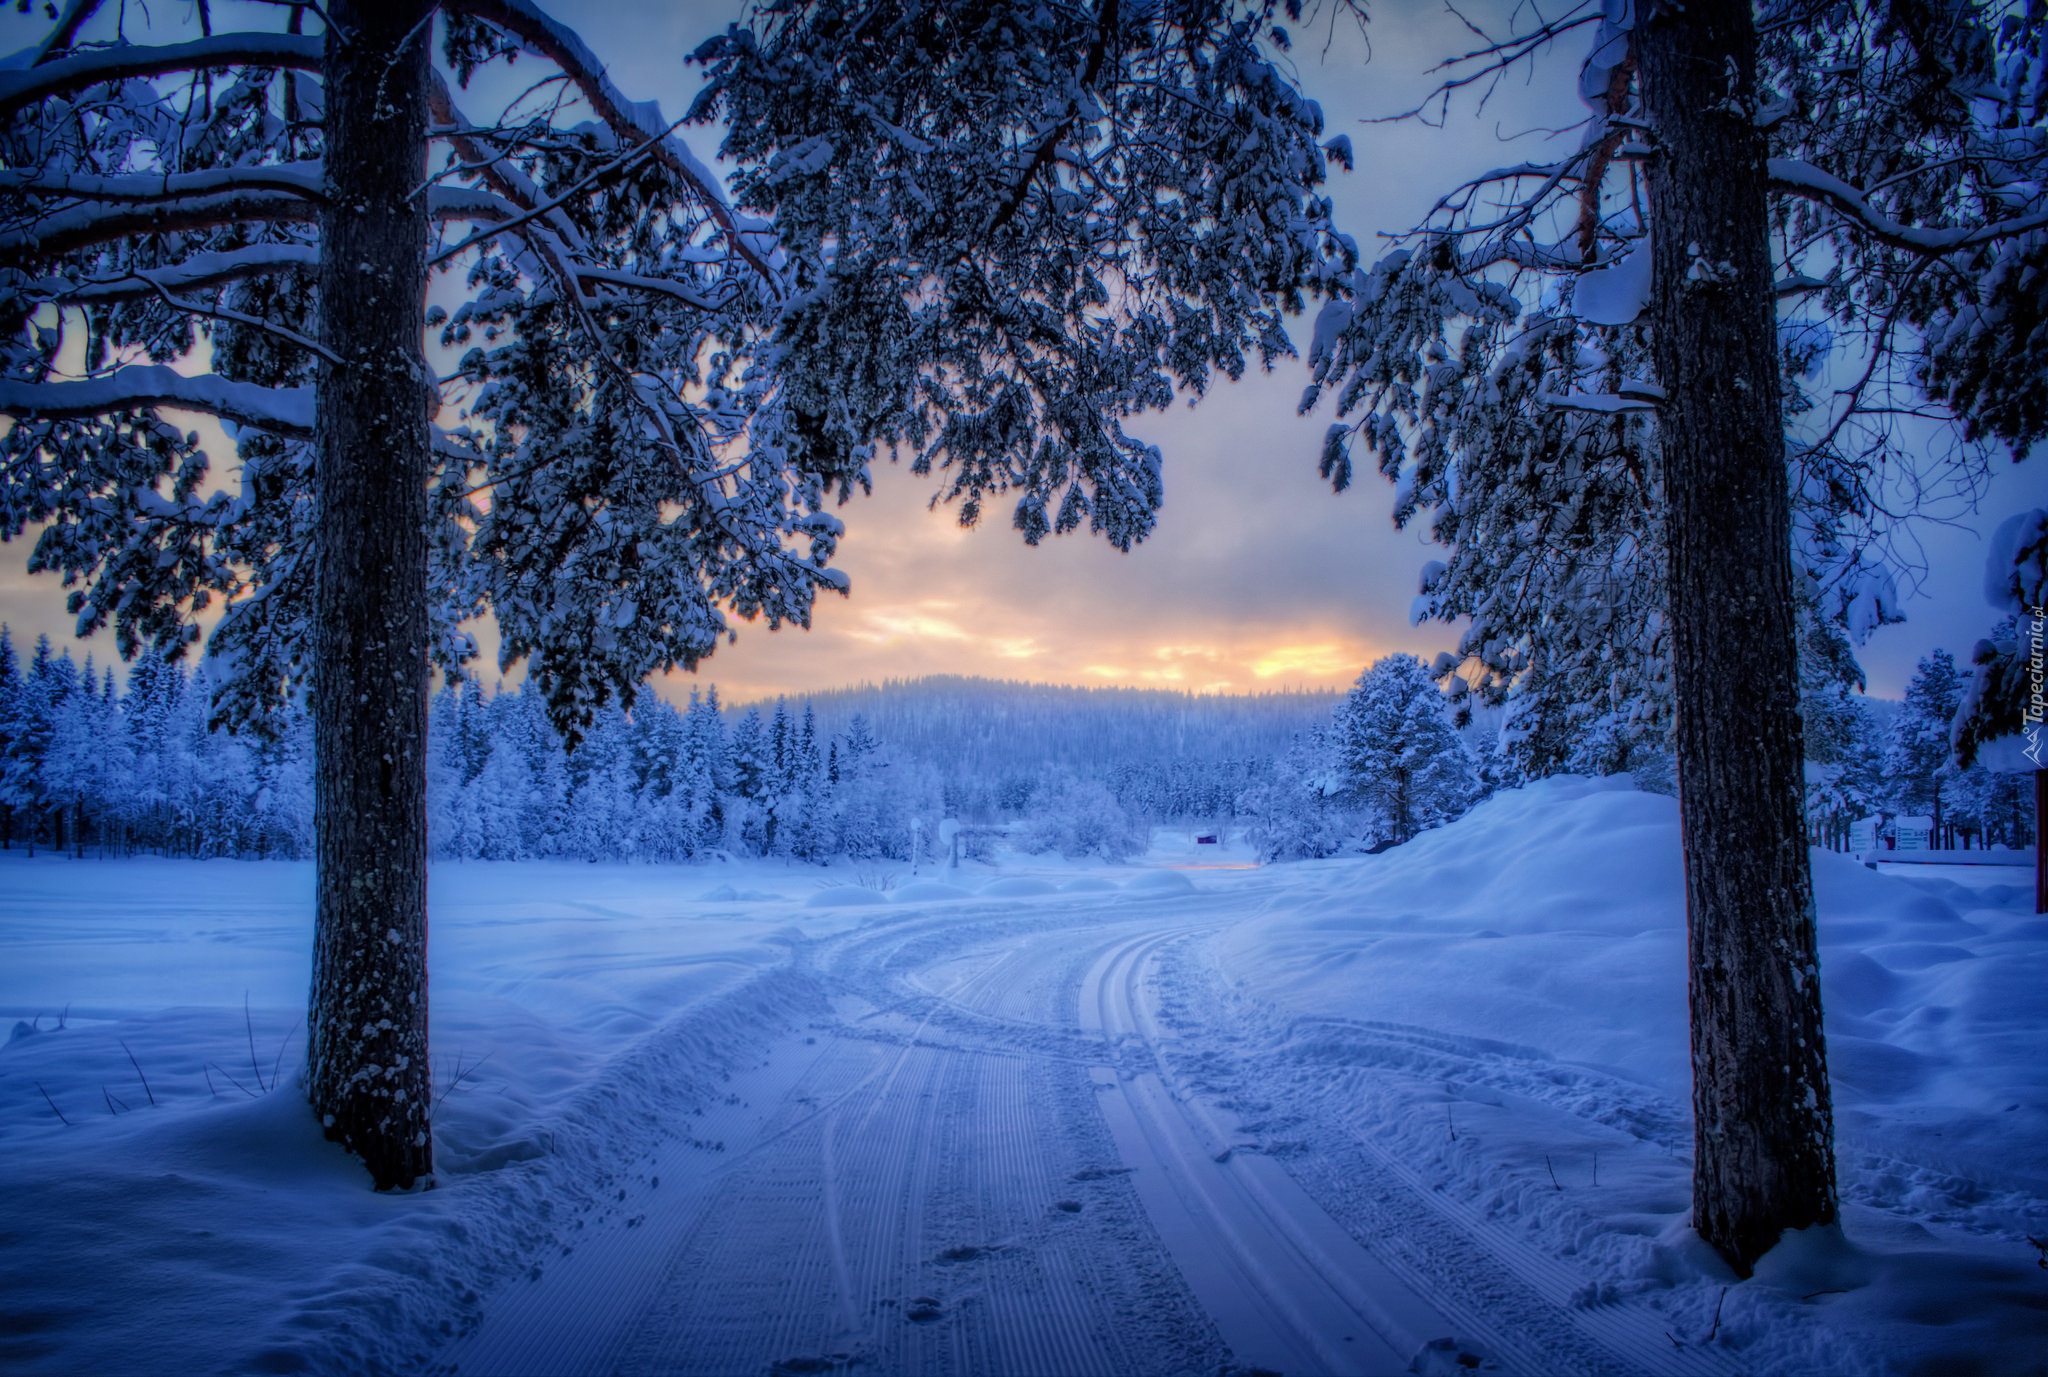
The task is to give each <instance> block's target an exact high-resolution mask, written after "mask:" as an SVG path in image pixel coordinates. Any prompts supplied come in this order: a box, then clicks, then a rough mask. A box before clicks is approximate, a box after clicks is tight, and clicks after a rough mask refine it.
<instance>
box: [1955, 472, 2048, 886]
mask: <svg viewBox="0 0 2048 1377" xmlns="http://www.w3.org/2000/svg"><path fill="white" fill-rule="evenodd" d="M1984 600H1985V601H1986V602H1988V603H1990V604H1991V606H1992V608H1993V609H1994V610H1996V611H1999V612H2003V613H2005V614H2006V615H2005V617H2004V618H2003V619H2002V620H2001V621H2000V622H1999V623H1998V625H1997V626H1995V627H1993V628H1992V631H1991V634H1990V635H1989V636H1987V637H1985V638H1984V639H1983V640H1981V641H1978V642H1977V644H1976V646H1975V648H1974V649H1973V650H1972V652H1971V654H1970V662H1971V664H1972V666H1973V668H1974V672H1973V673H1972V675H1971V676H1970V684H1969V689H1968V691H1967V692H1965V693H1964V694H1963V696H1962V700H1961V701H1960V702H1959V703H1958V704H1957V705H1956V714H1955V721H1954V722H1953V723H1952V724H1951V725H1950V737H1949V740H1950V745H1951V747H1952V748H1953V750H1954V755H1955V763H1956V764H1957V765H1958V766H1960V767H1962V768H1963V769H1965V770H1967V769H1969V768H1971V767H1972V766H1975V765H1979V764H1981V765H1983V766H1985V767H1987V768H1988V769H1989V770H1991V771H1993V772H1996V773H1998V774H2020V773H2026V774H2031V775H2032V776H2033V787H2032V792H2033V825H2032V828H2031V829H2030V830H2031V831H2032V833H2033V836H2034V911H2035V912H2036V913H2048V847H2044V846H2042V845H2041V841H2040V838H2041V833H2042V828H2043V824H2044V823H2048V768H2043V767H2044V766H2048V729H2044V728H2043V725H2042V719H2043V717H2044V716H2048V685H2044V683H2043V679H2042V665H2043V658H2044V653H2048V647H2044V644H2043V642H2044V639H2048V637H2044V632H2048V511H2041V510H2039V509H2035V510H2031V511H2024V512H2017V513H2015V514H2014V515H2012V516H2010V517H2008V518H2007V519H2006V520H2005V521H2004V522H2002V523H2001V524H2000V525H1999V527H1998V530H1997V531H1996V532H1995V533H1994V535H1993V538H1992V541H1991V549H1990V551H1989V553H1988V554H1987V555H1986V557H1985V561H1984ZM1976 792H1977V794H1978V796H1979V798H1980V799H1981V803H1980V808H1979V811H1980V813H1981V814H1984V815H1987V816H1988V815H1991V814H1993V813H1995V811H1996V810H1997V806H1998V804H1999V803H2000V802H2002V801H2003V799H2002V797H2001V795H2002V793H2003V791H2002V790H1999V789H1998V788H1996V786H1992V785H1989V784H1984V785H1981V786H1980V787H1979V788H1978V790H1977V791H1976ZM2001 830H2004V829H2001ZM2014 830H2016V829H2014Z"/></svg>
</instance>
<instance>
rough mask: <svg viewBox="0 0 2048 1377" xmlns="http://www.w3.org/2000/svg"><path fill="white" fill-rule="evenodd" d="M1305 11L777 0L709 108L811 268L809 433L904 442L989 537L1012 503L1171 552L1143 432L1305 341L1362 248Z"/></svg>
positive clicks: (1207, 1)
mask: <svg viewBox="0 0 2048 1377" xmlns="http://www.w3.org/2000/svg"><path fill="white" fill-rule="evenodd" d="M1290 8H1291V9H1298V8H1299V6H1298V5H1294V6H1290ZM1277 9H1278V6H1277V5H1275V4H1273V3H1264V4H1260V3H1254V4H1250V5H1245V6H1238V5H1234V4H1231V3H1228V2H1227V0H1187V3H1178V4H1173V5H1149V4H1147V5H1140V4H1128V3H1118V0H1095V3H1086V2H1085V0H1055V2H1054V3H1049V4H1048V3H1041V2H1040V0H969V2H968V3H958V2H957V0H943V2H941V0H912V2H911V3H905V4H892V5H872V6H865V7H857V8H853V9H849V8H847V7H846V6H843V5H839V4H834V3H826V2H824V0H771V3H767V4H764V5H762V6H761V7H760V8H759V9H758V10H757V11H756V12H755V14H754V16H753V18H752V19H751V20H750V22H749V24H748V25H747V26H744V27H735V28H733V29H732V30H730V31H729V32H728V33H727V34H726V35H725V36H724V37H721V38H718V39H715V40H713V41H712V42H710V43H707V44H705V45H704V47H703V48H701V49H700V50H699V52H698V54H697V60H698V61H700V62H702V63H704V64H705V66H706V68H707V70H708V73H709V77H710V83H709V85H708V86H707V88H706V90H705V92H704V94H703V95H702V96H701V97H700V98H699V100H698V103H697V105H696V106H695V107H694V109H693V112H692V113H693V115H694V116H695V117H697V118H703V119H710V118H713V117H718V116H722V117H723V118H724V119H725V121H726V123H727V128H728V131H729V132H728V134H727V137H726V141H725V145H724V153H725V155H726V156H727V157H729V158H731V159H733V160H734V161H736V162H737V163H738V164H739V165H740V168H741V173H740V176H739V178H738V181H737V183H736V194H737V197H738V199H739V200H740V201H741V202H742V203H744V204H746V205H749V206H752V207H755V208H757V209H759V210H762V211H764V212H772V213H773V215H774V218H775V226H776V232H777V234H778V236H779V238H780V242H781V244H782V246H783V248H784V249H785V250H786V251H787V252H789V253H790V254H791V256H792V260H793V271H794V274H795V277H796V281H797V284H798V288H799V296H798V297H797V299H796V303H795V306H794V309H792V310H791V311H790V312H789V313H788V314H787V316H786V317H785V318H784V324H783V327H782V329H781V331H780V333H779V335H778V337H777V353H776V354H775V355H774V358H775V363H776V366H777V367H778V368H779V369H781V370H782V372H783V376H784V378H785V386H787V387H788V388H789V389H790V393H789V406H790V410H791V414H792V416H793V417H794V418H795V422H796V424H797V425H798V426H799V427H800V429H801V430H802V432H803V433H804V434H805V435H806V436H808V437H811V438H812V440H813V442H814V443H816V444H817V445H819V446H820V447H821V448H823V449H825V450H828V451H829V452H831V453H833V454H835V455H843V456H845V460H844V463H843V465H842V467H841V468H840V470H839V471H840V472H842V473H845V474H848V475H851V476H853V477H854V478H855V479H856V480H857V481H859V482H861V483H863V484H864V483H865V482H866V468H865V465H866V463H867V460H868V457H869V455H870V453H871V445H872V443H874V442H881V443H885V444H887V445H889V446H891V447H892V448H900V449H903V450H907V451H908V452H909V453H910V455H911V466H912V469H913V471H915V472H917V473H927V472H930V471H932V470H933V469H934V468H939V469H942V470H944V471H945V472H946V475H947V476H946V478H945V480H944V483H943V485H942V487H941V489H940V496H941V497H942V498H943V499H945V500H958V501H959V504H960V505H959V514H960V520H961V521H962V522H963V523H966V524H972V523H974V522H975V521H977V520H978V519H979V518H980V516H981V515H982V510H983V506H984V503H985V502H986V501H987V500H988V499H989V498H991V497H992V496H994V495H998V494H1014V497H1015V502H1014V507H1013V509H1012V513H1011V520H1012V523H1013V524H1014V525H1015V526H1016V528H1017V529H1018V530H1019V531H1020V532H1022V533H1023V536H1024V538H1025V539H1026V540H1027V541H1030V542H1032V543H1034V544H1035V543H1036V542H1037V541H1038V540H1040V539H1041V538H1042V537H1043V536H1045V535H1047V534H1048V533H1064V532H1067V531H1071V530H1074V529H1076V528H1078V527H1080V526H1083V525H1086V526H1087V527H1088V528H1089V529H1091V530H1093V531H1096V532H1099V533H1100V534H1102V535H1103V536H1104V537H1105V538H1106V539H1108V540H1109V541H1110V542H1111V543H1113V544H1114V545H1116V546H1117V547H1118V548H1119V549H1127V548H1129V547H1130V545H1131V544H1132V543H1133V542H1136V541H1138V540H1141V539H1143V538H1144V537H1145V535H1146V534H1147V533H1148V532H1149V531H1150V530H1151V529H1152V526H1153V521H1154V516H1155V513H1156V511H1157V508H1158V506H1159V502H1160V497H1161V480H1160V462H1161V456H1160V454H1159V452H1158V451H1157V450H1156V449H1155V448H1153V447H1152V446H1150V445H1147V444H1145V443H1143V442H1141V441H1139V440H1137V439H1135V438H1133V437H1132V436H1130V435H1128V434H1126V433H1125V432H1124V430H1123V428H1122V425H1121V421H1122V419H1123V418H1125V417H1128V416H1132V415H1135V414H1137V413H1139V412H1142V411H1145V410H1150V409H1157V408H1161V407H1164V406H1166V405H1167V404H1168V402H1169V401H1171V400H1172V398H1173V395H1174V392H1175V389H1176V387H1179V388H1181V389H1185V390H1187V391H1189V392H1192V393H1193V394H1195V395H1197V396H1199V395H1200V394H1201V392H1202V391H1203V389H1204V388H1205V387H1206V385H1207V383H1208V381H1209V379H1210V378H1211V376H1212V375H1213V374H1214V373H1217V372H1221V373H1223V374H1225V375H1226V376H1229V377H1233V378H1234V377H1237V376H1239V375H1240V374H1241V373H1242V372H1243V370H1244V368H1245V364H1246V356H1247V353H1249V352H1252V351H1256V353H1257V354H1258V356H1259V358H1260V360H1261V362H1262V363H1266V364H1270V363H1271V362H1272V360H1273V359H1274V358H1275V357H1276V356H1278V355H1282V354H1286V353H1289V352H1291V350H1290V346H1289V344H1288V341H1287V337H1286V334H1285V333H1284V330H1283V327H1282V313H1283V312H1284V311H1289V310H1299V309H1301V307H1302V304H1303V293H1304V292H1306V291H1319V290H1320V289H1321V288H1322V287H1323V285H1324V284H1325V283H1326V282H1327V281H1328V280H1329V278H1330V277H1331V276H1332V275H1333V274H1334V273H1336V272H1338V271H1341V270H1343V269H1344V268H1347V267H1348V264H1349V261H1350V258H1351V256H1352V252H1353V250H1352V247H1351V245H1350V243H1349V241H1347V240H1344V239H1343V238H1342V237H1341V236H1339V235H1337V234H1335V233H1334V232H1333V230H1332V229H1331V226H1330V218H1329V217H1330V207H1329V203H1328V202H1327V201H1326V200H1324V199H1322V198H1321V197H1319V196H1317V195H1316V194H1315V190H1314V189H1315V187H1316V186H1317V185H1318V184H1319V183H1320V182H1321V181H1322V179H1323V176H1324V171H1325V158H1324V149H1323V148H1322V147H1320V146H1319V145H1318V142H1317V140H1318V137H1319V135H1320V134H1321V132H1322V115H1321V112H1320V110H1318V109H1317V108H1316V106H1314V105H1313V104H1312V103H1311V102H1309V101H1307V100H1304V99H1303V98H1302V96H1301V95H1300V93H1299V92H1298V91H1297V90H1296V89H1295V88H1294V86H1293V84H1292V83H1291V82H1290V81H1288V80H1287V79H1286V78H1285V77H1284V76H1283V75H1282V74H1281V73H1280V72H1279V71H1278V70H1277V69H1276V68H1275V67H1274V65H1273V63H1272V62H1271V61H1270V60H1269V59H1268V57H1267V55H1266V50H1267V49H1269V48H1271V47H1274V46H1279V45H1284V44H1285V42H1286V34H1285V32H1284V30H1283V29H1281V28H1279V27H1276V26H1275V25H1274V23H1273V22H1272V21H1273V19H1274V17H1275V12H1276V10H1277ZM1332 148H1333V149H1336V150H1338V153H1339V156H1341V157H1344V158H1347V159H1348V157H1349V145H1348V143H1344V142H1343V141H1336V142H1334V143H1333V144H1332Z"/></svg>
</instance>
